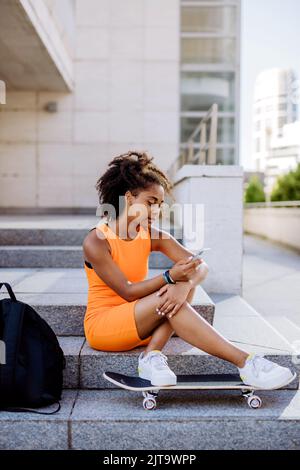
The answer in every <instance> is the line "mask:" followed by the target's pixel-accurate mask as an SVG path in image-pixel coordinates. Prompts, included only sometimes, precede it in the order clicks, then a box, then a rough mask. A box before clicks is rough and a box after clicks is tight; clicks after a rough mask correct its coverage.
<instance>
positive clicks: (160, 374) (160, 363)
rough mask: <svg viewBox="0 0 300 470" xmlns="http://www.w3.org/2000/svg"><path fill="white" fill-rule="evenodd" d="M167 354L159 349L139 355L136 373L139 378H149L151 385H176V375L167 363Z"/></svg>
mask: <svg viewBox="0 0 300 470" xmlns="http://www.w3.org/2000/svg"><path fill="white" fill-rule="evenodd" d="M167 361H168V359H167V356H165V355H164V354H163V353H162V352H161V351H160V350H159V349H154V350H153V351H150V352H149V353H147V354H146V355H145V353H144V351H143V352H141V354H140V355H139V359H138V362H139V365H138V374H139V377H140V378H141V379H146V380H150V381H151V384H152V385H176V383H177V376H176V375H175V374H174V372H173V371H172V370H171V369H170V368H169V366H168V364H167Z"/></svg>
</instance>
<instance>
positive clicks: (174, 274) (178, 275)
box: [170, 257, 203, 281]
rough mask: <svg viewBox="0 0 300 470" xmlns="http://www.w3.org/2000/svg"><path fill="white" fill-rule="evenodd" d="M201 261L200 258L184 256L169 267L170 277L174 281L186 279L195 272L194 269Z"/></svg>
mask: <svg viewBox="0 0 300 470" xmlns="http://www.w3.org/2000/svg"><path fill="white" fill-rule="evenodd" d="M202 262H203V259H202V258H196V259H194V260H193V259H191V257H190V258H184V259H181V260H179V261H177V263H176V264H174V266H172V268H171V269H170V275H171V278H172V279H173V280H174V281H188V280H189V279H191V277H192V276H193V275H194V274H195V270H196V269H197V267H198V266H199V264H201V263H202Z"/></svg>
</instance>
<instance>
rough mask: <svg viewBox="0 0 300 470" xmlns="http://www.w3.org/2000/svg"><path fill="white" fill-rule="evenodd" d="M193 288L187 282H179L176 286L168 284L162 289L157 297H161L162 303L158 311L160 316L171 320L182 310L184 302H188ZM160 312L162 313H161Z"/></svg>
mask: <svg viewBox="0 0 300 470" xmlns="http://www.w3.org/2000/svg"><path fill="white" fill-rule="evenodd" d="M190 289H191V286H190V284H189V283H188V282H187V283H186V282H179V283H178V284H176V287H175V285H174V284H166V285H164V286H163V287H161V288H160V289H159V291H158V293H157V294H156V295H159V296H160V297H161V296H162V295H163V297H162V298H161V302H160V303H159V305H158V307H157V308H156V311H157V312H158V314H161V315H166V316H167V317H168V318H171V317H172V316H173V315H175V313H176V312H177V311H178V310H179V309H180V307H181V305H182V304H183V302H184V301H185V300H186V298H187V295H188V293H189V292H190ZM159 312H160V313H159Z"/></svg>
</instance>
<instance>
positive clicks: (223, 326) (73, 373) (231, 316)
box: [60, 294, 300, 389]
mask: <svg viewBox="0 0 300 470" xmlns="http://www.w3.org/2000/svg"><path fill="white" fill-rule="evenodd" d="M210 295H211V296H212V297H213V299H214V302H215V313H214V319H213V325H214V327H215V328H216V330H217V331H218V332H219V333H221V334H222V335H223V336H224V337H225V338H227V339H228V340H230V341H231V342H233V343H234V344H235V345H236V346H237V347H240V348H241V349H243V350H244V351H247V352H249V353H251V352H252V353H258V354H261V355H264V356H265V357H266V358H267V359H270V360H272V361H274V362H276V363H277V364H280V365H282V366H286V367H290V368H291V369H292V370H293V371H295V372H297V373H298V376H297V378H296V379H295V380H294V381H293V382H292V383H291V384H289V385H288V388H290V389H295V388H298V386H299V368H300V365H299V361H295V351H294V349H293V345H292V344H291V343H290V342H289V340H288V339H286V338H285V337H284V336H283V335H282V334H281V332H280V331H277V330H276V328H274V326H273V325H271V324H270V323H269V322H267V321H266V320H265V319H264V318H263V317H262V316H261V315H260V314H259V313H258V312H256V311H255V310H254V309H253V308H252V307H251V306H250V305H249V304H248V303H247V302H246V301H245V300H244V299H242V298H241V297H239V296H237V295H227V296H226V295H213V294H210ZM60 341H61V345H62V348H63V349H64V351H65V354H66V357H67V369H66V371H65V382H64V383H65V387H66V388H72V387H77V388H87V389H97V388H99V389H100V388H113V387H114V386H113V384H110V383H109V382H107V381H105V379H104V378H103V377H102V373H103V372H104V371H105V370H114V371H116V372H120V373H125V374H128V375H134V374H136V370H137V362H138V360H137V359H138V355H139V354H140V352H141V351H142V350H143V348H136V349H133V350H131V351H126V352H106V351H96V350H94V349H92V348H90V347H89V345H88V343H87V342H86V341H85V339H84V338H80V337H77V338H72V337H64V338H63V337H62V338H60ZM163 352H164V353H165V354H166V355H167V357H168V363H169V365H170V367H171V369H172V370H174V372H175V373H176V374H189V373H191V374H202V373H207V374H213V373H215V374H216V373H236V367H235V366H233V365H232V364H231V363H229V362H227V361H223V360H222V359H219V358H217V357H214V356H211V355H209V354H206V353H205V352H203V351H202V350H201V349H199V348H197V347H194V346H193V345H191V344H189V343H187V342H186V341H184V340H183V339H181V338H180V337H172V338H171V339H170V340H169V341H168V343H167V344H166V346H165V347H164V349H163Z"/></svg>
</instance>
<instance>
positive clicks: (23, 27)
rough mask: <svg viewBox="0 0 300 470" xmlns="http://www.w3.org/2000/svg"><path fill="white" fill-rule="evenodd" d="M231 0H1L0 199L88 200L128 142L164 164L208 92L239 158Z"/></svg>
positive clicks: (222, 142) (236, 34)
mask: <svg viewBox="0 0 300 470" xmlns="http://www.w3.org/2000/svg"><path fill="white" fill-rule="evenodd" d="M239 3H240V2H239V0H230V1H229V0H228V1H227V0H224V1H222V2H220V1H215V0H210V1H209V2H208V1H200V0H199V1H192V2H188V1H185V0H182V1H180V0H163V1H161V0H39V1H34V0H22V1H20V0H15V1H13V2H8V1H6V0H0V80H3V81H4V82H5V84H6V87H7V95H6V104H5V105H0V168H1V170H0V206H1V207H2V208H6V209H7V208H12V207H22V208H29V207H33V208H38V209H41V210H46V208H53V207H54V208H62V207H66V208H94V207H95V206H96V205H97V202H98V201H97V194H96V191H95V187H94V186H95V183H96V180H97V179H98V177H99V176H100V174H101V173H102V172H103V171H104V170H105V169H106V168H107V163H108V162H109V161H110V160H111V159H112V158H113V157H114V156H116V155H119V154H120V153H124V152H126V151H127V150H128V149H132V148H135V149H146V150H148V151H149V152H150V153H151V154H152V155H154V157H155V161H156V162H157V163H158V164H159V165H160V166H161V167H162V168H163V169H164V170H167V169H168V168H169V167H170V165H171V163H172V162H173V161H174V160H175V159H176V158H177V157H178V155H179V152H180V144H181V143H182V144H183V143H184V142H185V140H186V137H188V134H189V133H190V132H191V131H193V129H194V127H196V125H197V124H198V122H199V120H200V118H201V116H203V115H204V114H205V113H206V111H207V110H208V109H209V107H210V106H211V105H212V104H213V103H218V105H219V110H220V116H219V128H218V163H223V164H224V163H225V164H233V163H237V162H238V148H237V142H238V120H239V38H240V31H239V30H240V12H239V10H240V5H239Z"/></svg>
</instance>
